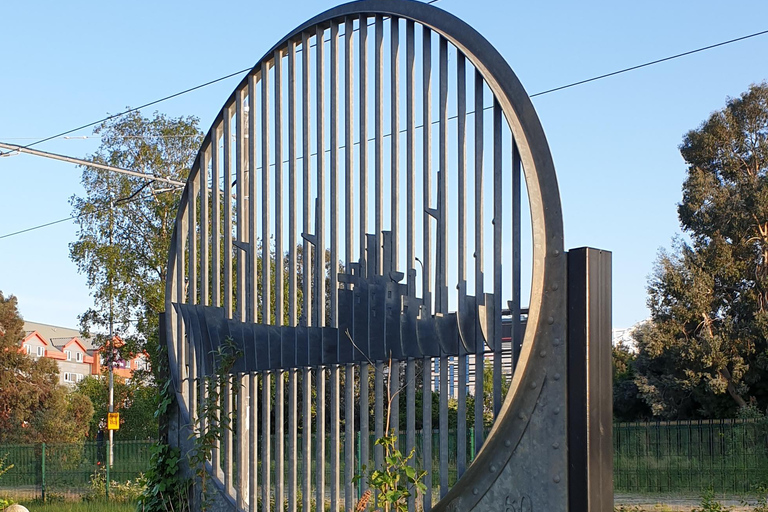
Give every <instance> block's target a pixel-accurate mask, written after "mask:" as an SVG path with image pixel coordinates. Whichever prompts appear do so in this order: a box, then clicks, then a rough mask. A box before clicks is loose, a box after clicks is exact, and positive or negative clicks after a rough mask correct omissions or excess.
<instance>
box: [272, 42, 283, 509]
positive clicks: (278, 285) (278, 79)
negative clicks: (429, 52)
mask: <svg viewBox="0 0 768 512" xmlns="http://www.w3.org/2000/svg"><path fill="white" fill-rule="evenodd" d="M274 68H275V105H274V110H275V262H274V264H275V325H283V323H284V321H283V320H284V316H283V314H284V312H283V310H284V309H285V307H284V303H283V291H284V290H283V54H282V51H281V50H276V51H275V56H274ZM275 448H277V447H275ZM280 503H281V505H280V506H282V502H280Z"/></svg>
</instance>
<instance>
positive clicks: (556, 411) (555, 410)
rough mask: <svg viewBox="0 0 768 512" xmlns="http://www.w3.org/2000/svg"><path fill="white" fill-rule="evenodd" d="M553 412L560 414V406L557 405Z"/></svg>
mask: <svg viewBox="0 0 768 512" xmlns="http://www.w3.org/2000/svg"><path fill="white" fill-rule="evenodd" d="M552 412H554V413H555V414H560V408H559V407H555V409H554V410H553V411H552Z"/></svg>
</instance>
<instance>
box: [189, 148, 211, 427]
mask: <svg viewBox="0 0 768 512" xmlns="http://www.w3.org/2000/svg"><path fill="white" fill-rule="evenodd" d="M203 158H204V157H203ZM197 171H198V172H197V177H196V178H195V179H194V180H191V181H190V183H189V197H190V200H189V223H188V224H187V227H188V230H187V232H188V237H189V242H188V243H189V303H190V304H197V303H198V299H197V290H198V287H197V275H198V272H197V268H198V265H199V254H198V249H197V246H198V243H197V236H198V235H197V224H198V221H197V219H198V216H197V202H198V200H199V199H202V198H199V197H198V192H199V190H200V185H199V181H200V180H201V179H200V176H201V175H200V169H199V168H198V169H197ZM193 172H194V171H193ZM203 222H206V221H205V220H204V221H203ZM187 342H188V353H187V354H188V355H187V372H188V375H189V378H188V381H187V385H188V386H189V390H188V397H189V401H188V402H187V404H188V406H189V419H190V421H192V422H194V421H195V418H196V417H197V393H196V386H197V366H196V365H195V355H196V354H195V347H194V343H192V340H191V338H190V339H188V340H187Z"/></svg>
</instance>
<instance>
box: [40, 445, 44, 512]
mask: <svg viewBox="0 0 768 512" xmlns="http://www.w3.org/2000/svg"><path fill="white" fill-rule="evenodd" d="M42 448H43V449H42V454H41V460H40V473H41V475H40V477H41V478H40V490H41V494H42V498H43V503H45V443H43V446H42Z"/></svg>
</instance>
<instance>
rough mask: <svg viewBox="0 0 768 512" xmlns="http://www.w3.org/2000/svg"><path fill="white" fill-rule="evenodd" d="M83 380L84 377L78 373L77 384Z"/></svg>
mask: <svg viewBox="0 0 768 512" xmlns="http://www.w3.org/2000/svg"><path fill="white" fill-rule="evenodd" d="M84 378H85V376H84V375H83V374H82V373H78V374H77V382H80V381H81V380H83V379H84Z"/></svg>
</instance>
